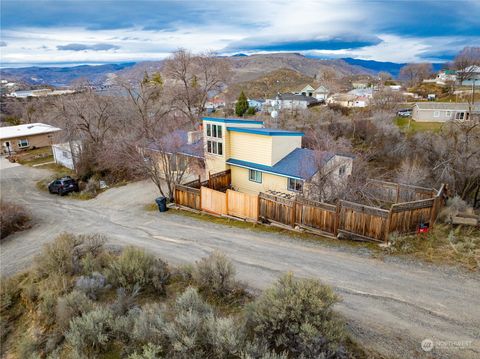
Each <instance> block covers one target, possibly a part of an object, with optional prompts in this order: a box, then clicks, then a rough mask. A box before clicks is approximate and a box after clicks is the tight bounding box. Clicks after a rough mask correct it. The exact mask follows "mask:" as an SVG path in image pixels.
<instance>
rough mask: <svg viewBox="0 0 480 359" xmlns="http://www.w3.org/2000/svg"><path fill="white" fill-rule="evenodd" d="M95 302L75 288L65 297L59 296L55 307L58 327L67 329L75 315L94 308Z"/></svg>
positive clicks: (77, 315)
mask: <svg viewBox="0 0 480 359" xmlns="http://www.w3.org/2000/svg"><path fill="white" fill-rule="evenodd" d="M93 308H94V304H93V302H92V301H91V300H90V299H89V298H88V297H87V296H86V295H85V293H83V292H80V291H78V290H74V291H72V292H71V293H69V294H67V295H66V296H64V297H60V298H58V301H57V306H56V308H55V318H56V323H57V325H58V327H59V328H60V329H61V330H62V331H65V330H67V329H68V327H69V325H70V321H71V320H72V319H73V318H75V317H80V316H81V315H82V314H84V313H87V312H90V311H91V310H93Z"/></svg>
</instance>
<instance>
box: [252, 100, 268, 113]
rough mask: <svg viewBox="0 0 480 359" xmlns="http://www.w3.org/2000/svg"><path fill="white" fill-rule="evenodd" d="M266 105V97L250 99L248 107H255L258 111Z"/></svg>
mask: <svg viewBox="0 0 480 359" xmlns="http://www.w3.org/2000/svg"><path fill="white" fill-rule="evenodd" d="M264 105H265V100H264V99H253V98H252V99H248V107H253V108H254V109H255V110H256V111H261V110H262V109H263V106H264Z"/></svg>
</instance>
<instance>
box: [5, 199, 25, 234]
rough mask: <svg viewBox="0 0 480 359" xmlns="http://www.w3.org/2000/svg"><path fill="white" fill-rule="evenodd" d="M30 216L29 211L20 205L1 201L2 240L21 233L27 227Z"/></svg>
mask: <svg viewBox="0 0 480 359" xmlns="http://www.w3.org/2000/svg"><path fill="white" fill-rule="evenodd" d="M28 221H30V216H29V215H28V212H27V210H26V209H25V208H24V207H23V206H20V205H18V204H14V203H11V202H5V201H0V238H1V239H3V238H5V237H7V236H8V235H10V234H12V233H14V232H16V231H21V230H23V229H25V228H26V227H27V223H28Z"/></svg>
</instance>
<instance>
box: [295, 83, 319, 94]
mask: <svg viewBox="0 0 480 359" xmlns="http://www.w3.org/2000/svg"><path fill="white" fill-rule="evenodd" d="M314 92H315V89H314V88H313V87H312V86H311V85H307V86H305V87H304V88H303V89H301V90H300V92H298V93H296V95H303V96H309V97H312V96H313V93H314Z"/></svg>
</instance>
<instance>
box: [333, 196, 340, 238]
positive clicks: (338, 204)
mask: <svg viewBox="0 0 480 359" xmlns="http://www.w3.org/2000/svg"><path fill="white" fill-rule="evenodd" d="M340 207H341V203H340V200H338V201H337V208H336V209H335V225H334V228H333V234H334V236H335V237H337V236H338V227H339V226H340Z"/></svg>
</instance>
